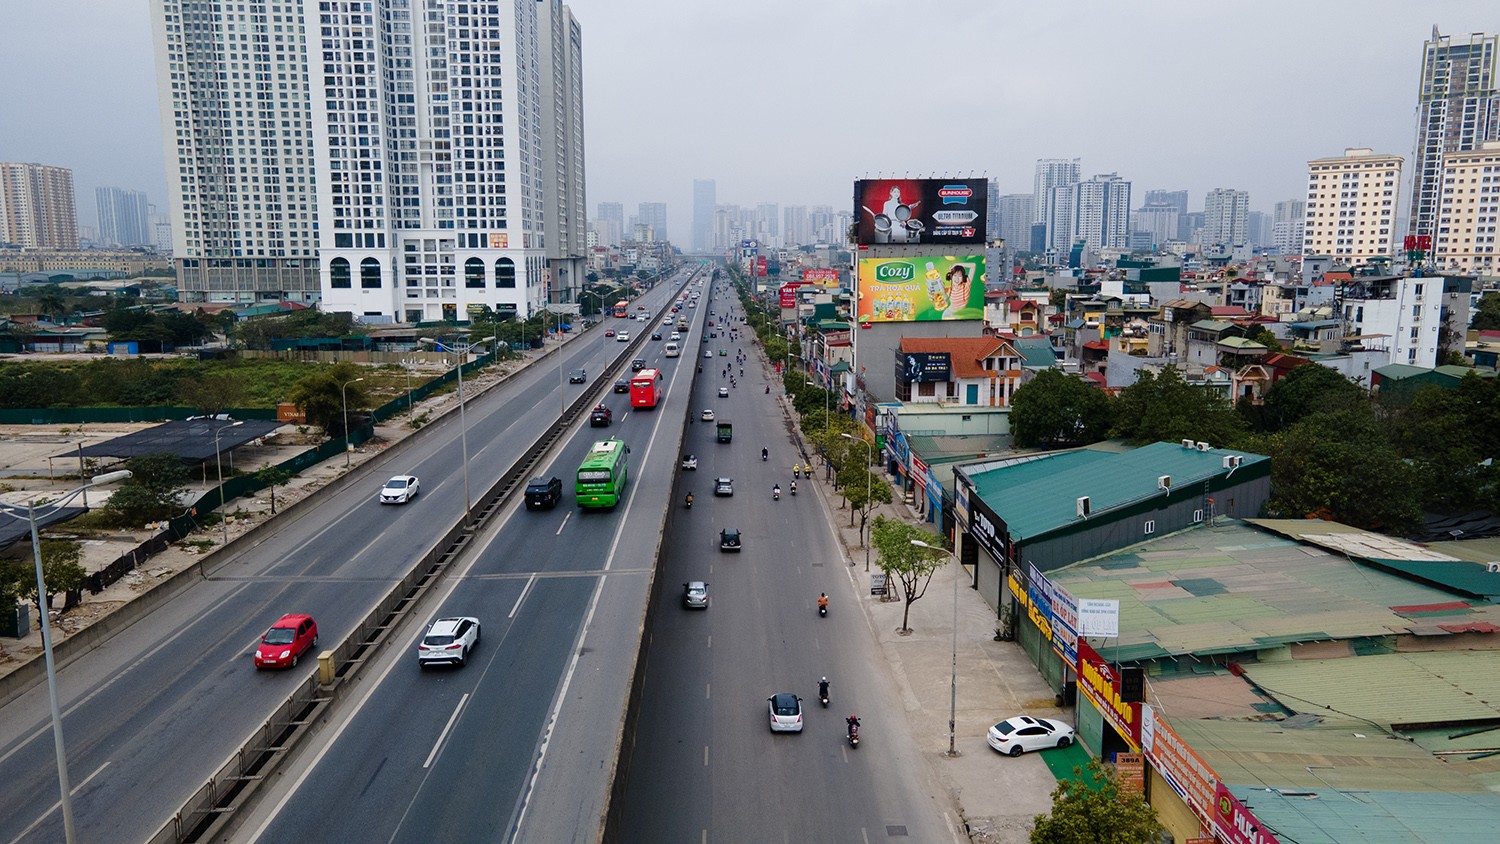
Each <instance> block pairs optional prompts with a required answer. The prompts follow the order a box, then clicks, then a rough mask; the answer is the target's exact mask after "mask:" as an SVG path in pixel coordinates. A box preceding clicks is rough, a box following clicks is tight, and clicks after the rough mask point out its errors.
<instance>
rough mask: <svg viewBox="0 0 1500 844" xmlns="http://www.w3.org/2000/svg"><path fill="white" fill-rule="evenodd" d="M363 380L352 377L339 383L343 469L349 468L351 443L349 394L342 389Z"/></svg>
mask: <svg viewBox="0 0 1500 844" xmlns="http://www.w3.org/2000/svg"><path fill="white" fill-rule="evenodd" d="M363 380H365V379H363V378H354V379H352V380H349V381H345V382H343V383H341V384H339V403H340V404H342V405H343V406H344V468H345V469H347V468H349V448H350V446H351V445H352V444H351V443H350V442H349V396H348V394H346V393H345V392H344V391H345V390H346V389H348V387H349V385H350V384H358V383H359V382H361V381H363Z"/></svg>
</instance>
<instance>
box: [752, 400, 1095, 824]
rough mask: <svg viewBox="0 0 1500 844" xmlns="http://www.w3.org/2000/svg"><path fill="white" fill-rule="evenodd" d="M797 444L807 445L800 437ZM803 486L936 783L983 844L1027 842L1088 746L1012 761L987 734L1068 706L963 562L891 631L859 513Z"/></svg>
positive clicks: (881, 512) (897, 507)
mask: <svg viewBox="0 0 1500 844" xmlns="http://www.w3.org/2000/svg"><path fill="white" fill-rule="evenodd" d="M781 404H782V409H783V412H784V413H786V414H787V415H788V417H794V416H795V414H793V412H792V410H791V408H790V406H789V403H788V402H787V401H786V399H785V398H784V397H783V399H782V400H781ZM803 448H804V450H808V451H810V449H808V448H807V446H806V444H805V443H804V444H803ZM818 474H819V475H823V474H825V473H818ZM887 480H888V481H889V480H890V479H889V478H887ZM809 487H811V488H812V489H814V490H816V491H817V494H818V495H819V497H820V498H821V499H822V500H823V502H824V505H825V506H826V507H827V508H828V512H829V515H830V517H831V521H832V525H833V527H834V528H835V529H836V530H837V532H838V534H839V537H840V539H841V541H842V543H843V546H844V552H845V557H846V561H847V563H848V565H849V571H850V575H851V577H850V582H851V585H852V588H853V589H854V590H855V592H856V597H857V598H858V599H859V602H860V604H861V605H862V607H863V608H864V610H865V613H866V614H867V617H868V618H869V621H870V627H871V630H872V632H873V634H874V636H875V637H876V640H877V643H878V644H879V646H880V649H881V652H882V654H883V656H884V659H885V665H886V668H887V669H888V670H889V671H890V673H891V676H892V678H893V679H894V681H895V684H896V687H897V688H898V689H900V691H901V696H902V701H901V703H902V707H903V709H904V710H905V712H906V716H907V721H908V725H909V727H910V729H911V731H912V736H913V738H914V739H915V740H916V743H917V745H918V746H919V747H920V748H922V749H923V751H924V752H925V753H926V754H927V759H928V760H929V762H930V763H931V765H932V767H933V770H934V772H935V773H936V775H937V778H938V781H939V782H941V783H942V785H943V787H944V788H946V789H947V791H948V793H949V795H950V796H951V797H952V798H953V799H954V801H955V802H956V803H957V805H958V807H959V810H960V813H961V816H962V818H963V821H964V823H965V824H966V826H967V830H968V832H969V835H970V837H971V838H972V840H973V841H975V842H980V843H981V844H1024V842H1026V841H1027V840H1028V836H1029V833H1030V830H1031V825H1032V819H1033V818H1035V817H1036V816H1037V815H1039V814H1045V813H1046V812H1048V811H1050V810H1051V807H1052V797H1051V794H1052V790H1053V789H1054V788H1055V787H1056V784H1057V779H1058V778H1059V777H1064V778H1071V776H1072V771H1073V768H1074V766H1081V765H1083V764H1085V762H1086V761H1087V753H1086V752H1085V751H1083V750H1082V749H1080V748H1078V747H1077V746H1076V745H1075V746H1074V747H1072V748H1067V749H1065V750H1049V751H1044V752H1042V753H1028V754H1025V755H1024V756H1021V757H1019V758H1012V757H1009V756H1003V755H1001V754H999V753H997V752H995V751H994V750H992V749H991V748H990V747H989V744H988V743H987V741H986V733H987V731H988V730H989V728H990V727H991V726H993V725H994V724H995V723H996V722H998V721H1000V720H1002V719H1005V718H1009V717H1011V716H1013V715H1032V716H1037V717H1043V718H1060V719H1063V720H1068V714H1067V712H1066V711H1065V710H1063V709H1060V708H1059V707H1058V706H1057V704H1056V699H1055V697H1054V695H1053V692H1052V690H1051V688H1050V687H1048V685H1047V683H1046V682H1045V681H1044V680H1043V679H1042V677H1041V675H1040V674H1038V673H1037V671H1036V669H1035V668H1034V667H1033V666H1032V664H1031V661H1030V659H1028V658H1027V656H1026V654H1025V653H1024V652H1023V651H1022V650H1021V647H1020V646H1019V645H1018V644H1016V643H1014V642H1001V641H996V639H995V634H996V628H997V627H998V626H999V625H998V620H997V618H996V615H995V611H994V609H992V608H991V607H990V606H989V604H987V603H985V601H984V599H983V598H982V597H980V595H979V593H978V592H977V591H975V590H973V589H971V588H969V584H970V583H971V582H972V571H971V570H969V569H963V570H962V573H961V572H960V567H959V566H957V565H955V564H953V563H952V561H951V560H950V562H949V563H948V564H946V565H944V566H943V567H942V568H940V569H939V570H938V571H937V572H936V573H935V574H934V575H933V577H932V582H931V584H930V585H929V587H928V589H927V592H926V594H925V595H924V597H922V598H921V599H920V600H918V601H916V602H915V603H913V604H912V606H911V617H910V622H909V623H910V632H909V633H906V634H902V633H899V632H897V628H899V627H900V626H901V616H902V613H903V610H904V607H903V602H902V601H901V600H899V599H897V600H882V599H881V598H879V597H875V596H872V595H871V594H870V592H871V589H870V585H871V581H870V576H869V575H868V574H866V573H865V570H864V567H865V556H866V555H865V547H864V545H863V544H862V543H861V538H860V535H859V533H860V532H859V517H858V515H857V514H856V515H855V518H854V527H850V526H849V510H848V509H847V507H841V504H842V502H843V498H842V497H841V496H840V495H839V494H838V493H837V492H836V491H834V489H833V486H832V484H831V482H829V481H828V480H826V478H819V479H818V480H817V481H816V483H812V484H809ZM876 516H885V517H886V518H894V519H902V520H904V521H906V522H908V523H910V524H913V525H916V526H918V527H922V528H925V529H927V530H934V525H932V524H930V523H927V522H926V521H925V520H923V519H922V518H921V517H919V516H918V515H917V514H916V512H915V511H914V510H913V509H912V508H911V507H909V506H907V505H906V504H904V503H901V502H899V501H898V502H897V503H893V504H884V505H880V506H879V507H877V508H876V510H875V511H874V512H873V513H871V514H870V521H871V522H873V521H874V520H875V517H876ZM867 528H868V523H867ZM866 533H868V529H867V530H866ZM870 569H871V572H872V573H873V572H878V571H879V567H878V565H877V564H876V562H875V560H874V557H873V552H872V556H871V563H870ZM955 586H956V587H957V609H956V611H955V609H954V603H955V601H954V597H953V596H954V590H955ZM896 593H897V594H899V586H898V588H897V590H896ZM955 617H956V622H957V626H958V639H957V641H958V644H957V654H956V660H955V653H954V638H953V632H954V624H955ZM955 664H956V670H955ZM955 674H956V676H957V683H956V687H957V698H956V706H952V705H951V703H950V702H951V701H952V700H953V694H952V693H953V689H954V686H955V684H954V682H953V678H954V676H955ZM950 708H952V709H955V710H956V717H955V718H954V729H953V733H952V735H953V739H952V741H953V745H954V749H955V750H956V751H957V755H955V756H952V757H950V756H948V755H947V752H948V747H949V741H950V738H949V736H950V733H949V712H950Z"/></svg>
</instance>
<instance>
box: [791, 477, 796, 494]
mask: <svg viewBox="0 0 1500 844" xmlns="http://www.w3.org/2000/svg"><path fill="white" fill-rule="evenodd" d="M796 494H797V482H796V481H795V480H794V481H792V495H796Z"/></svg>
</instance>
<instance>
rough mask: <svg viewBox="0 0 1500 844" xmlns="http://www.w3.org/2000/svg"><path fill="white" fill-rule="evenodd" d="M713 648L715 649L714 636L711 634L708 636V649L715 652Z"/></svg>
mask: <svg viewBox="0 0 1500 844" xmlns="http://www.w3.org/2000/svg"><path fill="white" fill-rule="evenodd" d="M713 647H714V634H712V633H710V634H708V648H709V650H713Z"/></svg>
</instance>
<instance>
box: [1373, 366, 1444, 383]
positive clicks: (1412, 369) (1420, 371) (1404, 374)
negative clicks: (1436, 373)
mask: <svg viewBox="0 0 1500 844" xmlns="http://www.w3.org/2000/svg"><path fill="white" fill-rule="evenodd" d="M1431 371H1432V370H1430V369H1428V368H1427V367H1425V366H1411V365H1410V364H1405V363H1388V364H1386V365H1385V366H1377V367H1375V374H1376V375H1379V376H1380V377H1381V378H1389V379H1391V380H1393V381H1399V380H1400V379H1402V378H1410V377H1412V376H1414V375H1426V374H1427V373H1429V372H1431Z"/></svg>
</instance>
